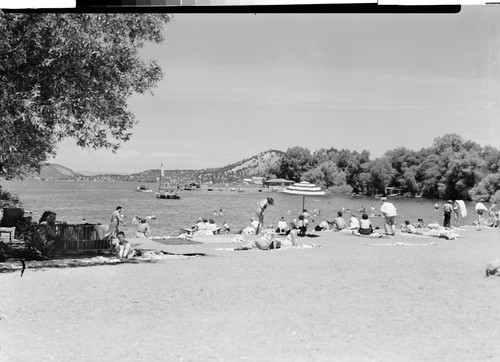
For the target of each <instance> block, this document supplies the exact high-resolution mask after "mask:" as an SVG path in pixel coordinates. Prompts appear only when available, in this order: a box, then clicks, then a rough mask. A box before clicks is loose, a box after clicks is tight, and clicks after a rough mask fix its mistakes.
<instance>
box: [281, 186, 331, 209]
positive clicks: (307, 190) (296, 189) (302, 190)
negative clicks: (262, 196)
mask: <svg viewBox="0 0 500 362" xmlns="http://www.w3.org/2000/svg"><path fill="white" fill-rule="evenodd" d="M283 192H284V193H287V194H291V195H302V210H304V205H305V202H306V196H322V195H324V194H325V191H323V190H321V189H320V188H319V187H318V186H316V185H315V184H312V183H310V182H307V181H302V182H299V183H294V184H293V185H291V186H288V187H287V188H286V189H284V190H283Z"/></svg>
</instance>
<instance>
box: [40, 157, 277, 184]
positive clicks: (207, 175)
mask: <svg viewBox="0 0 500 362" xmlns="http://www.w3.org/2000/svg"><path fill="white" fill-rule="evenodd" d="M282 155H283V152H282V151H277V150H268V151H264V152H261V153H259V154H257V155H255V156H252V157H249V158H246V159H244V160H241V161H239V162H235V163H232V164H230V165H227V166H223V167H218V168H207V169H201V170H165V179H166V181H171V182H174V181H177V182H180V183H184V182H189V181H198V182H210V181H212V182H234V181H237V180H239V178H240V176H241V177H252V176H262V175H263V174H264V173H265V172H266V171H267V170H268V169H269V167H272V166H274V165H275V164H276V163H277V162H278V161H279V159H280V158H281V156H282ZM159 175H160V170H159V169H153V170H145V171H142V172H138V173H134V174H124V173H120V174H102V173H101V174H97V173H94V172H92V173H88V172H85V173H83V174H81V173H77V172H74V171H72V170H71V169H69V168H68V167H65V166H62V165H58V164H54V163H48V164H46V165H44V166H43V167H42V170H41V172H40V175H39V176H37V177H38V178H41V179H45V180H75V179H77V180H99V181H137V182H149V183H150V182H156V181H157V179H158V177H159Z"/></svg>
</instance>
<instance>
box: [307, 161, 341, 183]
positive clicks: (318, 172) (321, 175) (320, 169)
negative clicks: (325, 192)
mask: <svg viewBox="0 0 500 362" xmlns="http://www.w3.org/2000/svg"><path fill="white" fill-rule="evenodd" d="M302 180H305V181H309V182H312V183H314V184H316V185H317V186H319V187H321V188H324V189H326V188H329V187H332V186H341V185H345V184H346V178H345V172H344V171H342V170H339V169H338V167H337V165H335V163H333V161H326V162H323V163H322V164H320V165H319V166H317V167H316V168H314V169H312V170H309V171H307V172H305V173H303V174H302Z"/></svg>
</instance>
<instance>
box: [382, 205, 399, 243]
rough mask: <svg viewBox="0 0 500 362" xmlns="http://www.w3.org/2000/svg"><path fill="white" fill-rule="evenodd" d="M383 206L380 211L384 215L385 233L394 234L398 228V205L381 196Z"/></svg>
mask: <svg viewBox="0 0 500 362" xmlns="http://www.w3.org/2000/svg"><path fill="white" fill-rule="evenodd" d="M380 200H381V201H382V206H381V207H380V211H381V212H382V215H383V216H384V228H385V233H386V234H387V235H394V230H395V228H396V221H395V220H396V216H397V215H398V214H397V212H396V207H395V206H394V205H393V204H392V203H390V202H388V201H387V197H386V196H384V197H381V198H380Z"/></svg>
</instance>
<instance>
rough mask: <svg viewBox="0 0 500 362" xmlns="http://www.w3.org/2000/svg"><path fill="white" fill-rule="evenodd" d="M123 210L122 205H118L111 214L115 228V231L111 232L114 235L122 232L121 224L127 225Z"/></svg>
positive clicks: (112, 224) (113, 228)
mask: <svg viewBox="0 0 500 362" xmlns="http://www.w3.org/2000/svg"><path fill="white" fill-rule="evenodd" d="M121 211H122V207H121V206H117V207H116V210H115V211H113V214H111V228H112V230H113V232H112V233H111V236H112V237H117V236H118V233H119V232H120V230H119V227H120V224H122V225H123V226H125V222H124V221H123V217H122V215H121V214H120V213H121Z"/></svg>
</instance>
